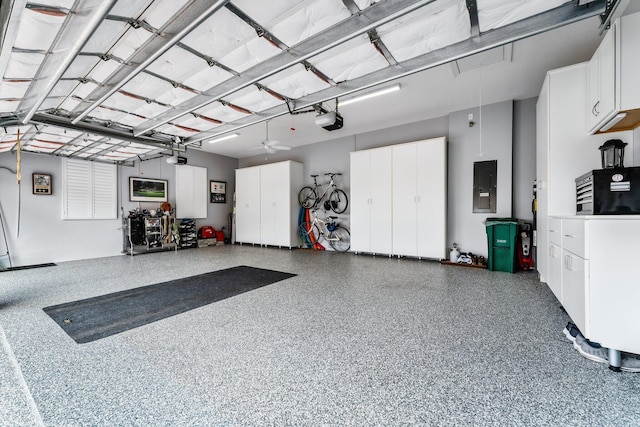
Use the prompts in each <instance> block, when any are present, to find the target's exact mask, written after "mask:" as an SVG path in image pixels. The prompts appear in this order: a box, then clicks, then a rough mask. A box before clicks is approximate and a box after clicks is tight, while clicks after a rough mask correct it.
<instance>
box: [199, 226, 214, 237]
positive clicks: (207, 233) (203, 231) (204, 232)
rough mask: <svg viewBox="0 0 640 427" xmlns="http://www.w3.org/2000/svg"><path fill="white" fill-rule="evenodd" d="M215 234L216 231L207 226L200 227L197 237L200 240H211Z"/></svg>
mask: <svg viewBox="0 0 640 427" xmlns="http://www.w3.org/2000/svg"><path fill="white" fill-rule="evenodd" d="M215 234H216V230H215V229H214V228H213V227H211V226H208V225H203V226H202V227H200V230H198V237H199V238H201V239H212V238H213V237H215Z"/></svg>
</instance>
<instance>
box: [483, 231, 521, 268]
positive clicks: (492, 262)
mask: <svg viewBox="0 0 640 427" xmlns="http://www.w3.org/2000/svg"><path fill="white" fill-rule="evenodd" d="M485 225H486V226H487V244H488V246H489V257H488V259H487V267H488V268H489V270H491V271H506V272H508V273H514V272H515V271H516V261H517V258H516V241H517V233H518V220H517V219H515V218H487V220H486V221H485Z"/></svg>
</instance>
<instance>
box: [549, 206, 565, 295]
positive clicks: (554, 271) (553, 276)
mask: <svg viewBox="0 0 640 427" xmlns="http://www.w3.org/2000/svg"><path fill="white" fill-rule="evenodd" d="M548 225H549V258H548V263H549V275H548V279H547V285H548V286H549V289H551V291H552V292H553V294H554V295H555V296H556V298H558V301H562V234H561V233H562V221H561V220H560V219H557V218H549V221H548Z"/></svg>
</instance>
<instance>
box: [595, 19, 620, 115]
mask: <svg viewBox="0 0 640 427" xmlns="http://www.w3.org/2000/svg"><path fill="white" fill-rule="evenodd" d="M615 31H617V27H616V26H615V25H612V26H611V28H610V29H609V31H607V34H605V36H604V38H603V39H602V43H600V47H599V48H598V53H599V55H598V56H599V74H600V105H599V111H600V121H601V122H603V124H604V122H606V121H608V120H610V119H611V118H612V117H613V116H614V114H615V108H616V44H615V42H616V38H615Z"/></svg>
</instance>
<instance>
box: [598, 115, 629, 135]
mask: <svg viewBox="0 0 640 427" xmlns="http://www.w3.org/2000/svg"><path fill="white" fill-rule="evenodd" d="M625 117H627V113H624V112H622V113H618V114H616V115H615V116H614V117H613V118H612V119H611V120H609V121H608V122H607V124H606V125H604V126H602V127H601V128H600V131H601V132H606V131H608V130H609V129H611V128H612V127H614V126H615V125H617V124H618V122H619V121H620V120H622V119H624V118H625Z"/></svg>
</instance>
